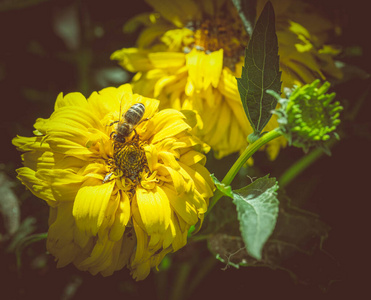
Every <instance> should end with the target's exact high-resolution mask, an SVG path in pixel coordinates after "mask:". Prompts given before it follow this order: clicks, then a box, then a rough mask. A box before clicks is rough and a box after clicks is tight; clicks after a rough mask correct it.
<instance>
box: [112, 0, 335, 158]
mask: <svg viewBox="0 0 371 300" xmlns="http://www.w3.org/2000/svg"><path fill="white" fill-rule="evenodd" d="M146 1H147V2H148V3H149V4H150V5H152V6H153V8H154V9H155V10H156V11H157V12H158V13H152V14H147V15H145V14H142V15H140V16H138V17H137V18H134V19H133V20H131V21H129V23H128V24H127V25H126V29H127V30H134V29H135V28H136V27H137V26H138V25H140V24H142V25H145V26H146V28H145V29H144V30H143V31H142V33H141V34H140V36H139V38H138V41H137V44H138V47H137V48H124V49H121V50H118V51H116V52H115V53H113V54H112V56H111V58H112V59H114V60H118V61H119V63H120V64H121V65H122V66H123V67H124V68H125V69H127V70H129V71H131V72H136V73H137V74H136V75H135V76H134V78H133V81H132V84H133V90H134V91H136V92H138V93H141V94H143V95H146V96H151V97H156V98H158V99H159V100H160V101H161V107H173V108H176V109H191V110H192V109H193V110H196V111H197V112H198V113H199V115H200V117H201V122H200V123H199V125H198V127H197V128H196V129H195V133H196V134H197V135H198V136H199V137H200V138H201V139H202V140H203V141H205V142H206V143H208V144H209V145H210V146H211V147H212V148H213V150H214V152H215V154H216V156H217V157H219V158H221V157H223V156H225V155H228V154H230V153H233V152H236V151H242V150H243V149H245V147H246V146H247V141H246V137H247V136H248V135H249V134H250V133H252V128H251V126H250V125H249V122H248V120H247V118H246V116H245V113H244V110H243V108H242V104H241V101H240V96H239V93H238V90H237V83H236V79H235V77H240V76H241V69H242V65H243V56H244V49H245V47H246V46H247V44H248V40H249V37H248V35H247V34H246V32H245V30H244V27H243V25H242V22H241V20H240V18H239V16H238V14H237V11H236V9H235V7H234V6H233V4H232V1H227V0H204V1H194V0H146ZM265 2H266V1H263V0H261V1H258V7H257V10H258V13H260V11H261V9H262V7H263V5H264V4H265ZM273 5H274V8H275V10H276V28H277V36H278V43H279V55H280V67H281V70H282V80H283V86H284V87H292V86H293V84H297V85H299V84H303V83H307V82H312V81H313V80H314V79H316V78H322V79H325V77H326V76H327V75H330V76H334V77H340V76H341V73H340V71H339V70H338V69H337V68H336V67H335V65H334V62H333V59H332V54H331V53H328V52H329V50H331V48H329V47H326V46H325V45H324V44H323V43H324V40H325V35H324V34H323V33H324V32H322V31H321V24H322V25H323V31H328V30H329V29H332V28H330V27H331V26H330V25H331V24H329V22H328V21H326V20H325V19H323V18H319V17H317V18H315V22H314V21H312V22H311V23H310V22H308V18H304V19H305V22H304V23H305V24H306V25H308V26H309V27H310V28H305V27H304V26H303V25H301V24H300V19H301V17H305V16H306V14H307V9H306V8H307V7H306V6H305V5H304V4H302V3H300V2H299V3H298V2H297V1H296V2H295V1H290V0H284V1H273ZM291 15H293V16H294V18H293V19H290V16H291ZM332 27H333V26H332ZM311 28H313V31H314V33H313V34H312V33H311V31H310V29H311ZM330 52H331V51H330ZM275 127H277V120H276V117H275V116H273V117H272V119H271V121H270V122H269V123H268V124H267V126H266V128H265V131H268V130H271V129H273V128H275ZM285 144H286V142H285V140H284V139H283V138H279V139H275V140H274V141H272V142H271V143H269V144H268V146H267V152H268V153H269V155H270V158H271V159H274V158H275V157H276V156H277V154H278V152H279V149H280V147H282V146H284V145H285Z"/></svg>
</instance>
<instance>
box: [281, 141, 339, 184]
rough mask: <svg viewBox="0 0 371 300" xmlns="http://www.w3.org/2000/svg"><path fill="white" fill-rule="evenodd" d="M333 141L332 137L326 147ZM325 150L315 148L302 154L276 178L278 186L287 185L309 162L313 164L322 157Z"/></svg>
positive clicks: (331, 144)
mask: <svg viewBox="0 0 371 300" xmlns="http://www.w3.org/2000/svg"><path fill="white" fill-rule="evenodd" d="M334 143H335V139H332V140H331V141H330V142H329V143H328V144H327V147H328V148H331V147H332V146H333V145H334ZM324 154H325V152H323V150H322V149H320V148H316V149H314V150H313V151H311V152H310V153H309V154H307V155H305V156H303V157H302V158H301V159H299V160H298V161H296V162H295V163H294V164H293V165H291V166H290V167H289V168H288V169H287V170H286V171H285V172H283V174H282V175H281V176H280V178H279V179H278V184H279V186H280V188H283V187H285V186H287V185H288V184H289V183H290V182H291V181H292V180H293V179H294V178H296V177H297V176H298V175H299V174H300V173H302V172H303V171H304V170H305V169H307V168H308V167H309V166H310V165H311V164H313V163H314V162H315V161H316V160H317V159H319V158H320V157H322V155H324Z"/></svg>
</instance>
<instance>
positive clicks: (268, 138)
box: [208, 128, 282, 212]
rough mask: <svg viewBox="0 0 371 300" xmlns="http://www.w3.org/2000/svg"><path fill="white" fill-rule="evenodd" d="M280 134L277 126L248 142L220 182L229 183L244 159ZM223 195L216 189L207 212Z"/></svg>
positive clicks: (244, 161)
mask: <svg viewBox="0 0 371 300" xmlns="http://www.w3.org/2000/svg"><path fill="white" fill-rule="evenodd" d="M281 135H282V133H281V132H280V131H279V129H278V128H276V129H274V130H272V131H269V132H268V133H266V134H264V135H263V136H262V137H260V138H259V139H257V140H256V141H255V142H253V143H251V144H249V145H248V146H247V148H246V149H245V151H244V152H243V153H242V154H241V155H240V157H239V158H238V159H237V160H236V162H235V163H234V164H233V166H232V167H231V168H230V170H229V171H228V173H227V175H225V176H224V178H223V180H222V183H223V184H225V185H230V184H231V182H232V180H233V179H234V177H235V176H236V175H237V173H238V171H239V170H240V169H241V167H242V166H243V165H244V164H245V163H246V161H247V160H248V159H249V158H250V157H251V156H252V155H253V154H254V153H255V152H256V151H258V150H259V149H260V148H261V147H262V146H264V145H265V144H267V143H268V142H270V141H271V140H273V139H275V138H278V137H280V136H281ZM222 196H223V193H222V192H221V191H219V190H216V192H215V194H214V196H213V198H212V200H211V203H210V206H209V209H208V212H209V211H210V210H211V209H212V208H213V206H214V205H215V204H216V203H217V202H218V200H219V199H220V198H221V197H222Z"/></svg>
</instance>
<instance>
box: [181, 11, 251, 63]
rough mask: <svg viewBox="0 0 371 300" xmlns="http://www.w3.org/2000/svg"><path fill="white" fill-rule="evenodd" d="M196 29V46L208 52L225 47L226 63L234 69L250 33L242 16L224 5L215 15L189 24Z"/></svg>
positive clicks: (242, 53)
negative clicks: (244, 25) (244, 24)
mask: <svg viewBox="0 0 371 300" xmlns="http://www.w3.org/2000/svg"><path fill="white" fill-rule="evenodd" d="M187 27H189V28H190V29H192V30H193V31H194V39H195V43H194V47H197V48H198V49H200V50H204V51H205V52H206V53H207V52H212V51H217V50H219V49H223V52H224V65H227V66H228V67H230V68H231V69H234V67H235V64H236V63H237V62H239V61H240V58H241V56H243V55H244V50H245V47H246V46H247V43H248V39H249V38H248V35H247V33H246V31H245V29H244V27H243V24H242V22H241V19H240V17H239V16H238V14H237V12H236V11H234V10H233V9H228V8H227V7H223V8H222V9H221V10H220V11H219V12H217V13H216V14H215V15H213V16H210V15H207V16H204V18H203V19H202V21H197V22H191V23H189V24H188V26H187Z"/></svg>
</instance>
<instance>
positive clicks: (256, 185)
mask: <svg viewBox="0 0 371 300" xmlns="http://www.w3.org/2000/svg"><path fill="white" fill-rule="evenodd" d="M212 178H213V180H214V183H215V185H216V187H217V188H218V189H219V190H220V191H221V192H223V193H224V194H225V195H227V196H229V197H231V198H232V199H233V203H234V204H235V205H236V208H237V217H238V220H239V223H240V231H241V235H242V239H243V241H244V243H245V246H246V250H247V252H248V253H249V254H250V255H251V256H252V257H254V258H256V259H258V260H260V259H261V257H262V249H263V246H264V244H265V242H266V241H267V239H268V238H269V236H270V235H271V234H272V232H273V230H274V227H275V225H276V220H277V216H278V206H279V201H278V199H277V197H276V194H277V193H276V190H277V189H278V184H277V181H276V179H275V178H269V177H268V175H266V176H264V177H262V178H259V179H257V180H255V181H254V182H253V183H251V184H249V185H248V186H246V187H244V188H242V189H239V190H235V191H232V190H231V187H230V186H226V185H224V184H223V183H220V182H219V181H218V180H217V179H216V178H215V177H214V176H212Z"/></svg>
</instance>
